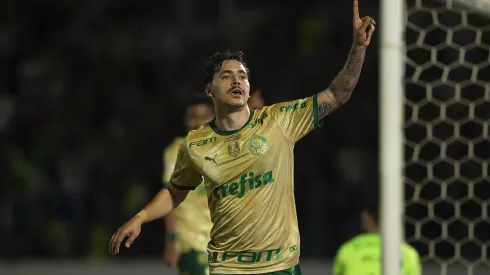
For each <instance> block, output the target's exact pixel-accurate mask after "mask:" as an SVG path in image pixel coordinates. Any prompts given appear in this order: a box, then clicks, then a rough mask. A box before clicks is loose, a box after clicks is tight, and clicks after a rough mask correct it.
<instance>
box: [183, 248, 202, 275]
mask: <svg viewBox="0 0 490 275" xmlns="http://www.w3.org/2000/svg"><path fill="white" fill-rule="evenodd" d="M177 266H178V268H179V273H180V275H209V266H208V253H207V252H205V251H197V250H194V249H192V250H190V251H187V252H185V253H182V254H180V259H179V263H178V264H177Z"/></svg>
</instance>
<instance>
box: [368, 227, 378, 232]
mask: <svg viewBox="0 0 490 275" xmlns="http://www.w3.org/2000/svg"><path fill="white" fill-rule="evenodd" d="M365 231H366V233H379V228H378V227H377V226H366V227H365Z"/></svg>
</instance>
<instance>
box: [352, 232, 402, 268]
mask: <svg viewBox="0 0 490 275" xmlns="http://www.w3.org/2000/svg"><path fill="white" fill-rule="evenodd" d="M401 252H402V253H401V257H402V263H400V265H401V266H402V274H406V272H405V268H404V265H403V262H405V261H406V260H407V256H408V255H406V254H407V253H406V252H407V247H406V245H405V244H403V246H402V250H401ZM349 255H351V257H349V259H348V260H349V263H348V265H347V268H346V272H345V274H344V275H382V255H381V237H380V236H379V235H378V234H362V235H360V236H358V237H357V238H356V239H354V241H353V242H352V245H351V253H350V254H349Z"/></svg>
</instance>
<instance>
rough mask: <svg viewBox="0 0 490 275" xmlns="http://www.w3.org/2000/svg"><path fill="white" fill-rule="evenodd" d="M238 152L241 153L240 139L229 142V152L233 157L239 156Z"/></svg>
mask: <svg viewBox="0 0 490 275" xmlns="http://www.w3.org/2000/svg"><path fill="white" fill-rule="evenodd" d="M238 153H240V145H239V144H238V141H236V140H234V141H232V142H230V143H229V144H228V154H229V155H230V156H232V157H236V156H238Z"/></svg>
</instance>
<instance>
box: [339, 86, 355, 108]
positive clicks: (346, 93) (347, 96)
mask: <svg viewBox="0 0 490 275" xmlns="http://www.w3.org/2000/svg"><path fill="white" fill-rule="evenodd" d="M351 94H352V90H345V91H344V92H343V93H340V94H338V96H336V98H335V99H336V100H335V101H336V103H337V107H340V106H342V105H344V104H346V103H347V102H348V101H349V100H350V96H351Z"/></svg>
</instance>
